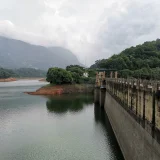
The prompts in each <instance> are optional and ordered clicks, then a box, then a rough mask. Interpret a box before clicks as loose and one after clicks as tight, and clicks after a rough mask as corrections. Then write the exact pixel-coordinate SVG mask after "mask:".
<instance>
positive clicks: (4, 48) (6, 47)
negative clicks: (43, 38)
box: [0, 36, 81, 70]
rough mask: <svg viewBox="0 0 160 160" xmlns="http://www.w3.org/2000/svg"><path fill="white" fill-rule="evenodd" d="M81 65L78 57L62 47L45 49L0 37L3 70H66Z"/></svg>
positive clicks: (0, 63)
mask: <svg viewBox="0 0 160 160" xmlns="http://www.w3.org/2000/svg"><path fill="white" fill-rule="evenodd" d="M71 64H77V65H81V64H80V62H79V61H78V59H77V57H76V56H75V55H74V54H73V53H72V52H71V51H70V50H68V49H65V48H62V47H48V48H47V47H43V46H38V45H32V44H29V43H26V42H23V41H20V40H15V39H10V38H6V37H2V36H0V66H1V67H3V68H12V69H15V68H36V69H42V70H47V69H48V68H49V67H61V68H65V67H66V66H67V65H71Z"/></svg>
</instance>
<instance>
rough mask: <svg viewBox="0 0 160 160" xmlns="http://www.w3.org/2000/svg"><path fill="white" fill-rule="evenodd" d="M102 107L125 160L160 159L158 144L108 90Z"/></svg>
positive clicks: (159, 145)
mask: <svg viewBox="0 0 160 160" xmlns="http://www.w3.org/2000/svg"><path fill="white" fill-rule="evenodd" d="M127 94H129V93H126V95H127ZM124 98H125V97H124ZM126 101H127V102H128V101H129V100H128V99H126ZM137 105H138V104H137ZM104 107H105V111H106V113H107V115H108V117H109V120H110V122H111V125H112V128H113V130H114V133H115V135H116V138H117V140H118V143H119V145H120V147H121V150H122V152H123V155H124V157H125V159H126V160H160V144H159V143H158V142H157V141H156V140H155V139H154V138H152V136H151V134H149V132H147V130H145V129H144V128H143V127H142V126H141V125H140V124H139V123H138V122H137V121H136V120H135V119H134V118H133V117H132V116H131V115H130V114H129V113H128V112H127V110H125V109H124V108H123V107H122V105H120V103H118V101H116V100H115V99H114V98H113V97H112V96H111V95H110V94H109V93H108V92H106V97H105V106H104ZM137 112H141V111H140V110H139V111H137Z"/></svg>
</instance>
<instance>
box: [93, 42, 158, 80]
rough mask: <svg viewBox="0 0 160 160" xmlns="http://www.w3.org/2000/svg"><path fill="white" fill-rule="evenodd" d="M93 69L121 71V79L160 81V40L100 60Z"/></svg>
mask: <svg viewBox="0 0 160 160" xmlns="http://www.w3.org/2000/svg"><path fill="white" fill-rule="evenodd" d="M91 68H106V69H113V70H118V71H119V77H124V78H127V77H135V78H147V79H160V39H157V40H156V41H152V42H145V43H144V44H142V45H137V46H136V47H130V48H127V49H125V50H124V51H122V52H121V53H120V54H118V55H113V56H112V57H110V58H108V59H102V60H98V61H96V62H95V64H93V65H92V66H91Z"/></svg>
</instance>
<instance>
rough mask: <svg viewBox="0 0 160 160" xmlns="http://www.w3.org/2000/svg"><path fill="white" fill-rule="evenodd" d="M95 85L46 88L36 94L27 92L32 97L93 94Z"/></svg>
mask: <svg viewBox="0 0 160 160" xmlns="http://www.w3.org/2000/svg"><path fill="white" fill-rule="evenodd" d="M93 89H94V85H88V84H75V85H55V86H50V85H49V86H44V87H42V88H40V89H38V90H37V91H35V92H25V93H27V94H30V95H61V94H74V93H92V92H93Z"/></svg>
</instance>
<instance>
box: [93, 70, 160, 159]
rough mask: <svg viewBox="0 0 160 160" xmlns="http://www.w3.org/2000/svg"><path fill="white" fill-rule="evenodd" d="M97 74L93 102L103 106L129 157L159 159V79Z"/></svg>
mask: <svg viewBox="0 0 160 160" xmlns="http://www.w3.org/2000/svg"><path fill="white" fill-rule="evenodd" d="M117 75H118V73H117V72H116V71H115V72H114V73H113V71H111V72H110V76H109V77H107V76H106V70H104V69H101V70H99V71H98V72H97V74H96V84H95V90H94V102H95V103H99V106H100V107H102V108H104V111H105V112H106V114H107V116H108V118H109V120H110V123H111V126H112V128H113V131H114V133H115V136H116V138H117V141H118V143H119V146H120V148H121V150H122V153H123V155H124V158H125V159H126V160H159V159H160V82H158V81H150V80H141V79H122V78H118V76H117Z"/></svg>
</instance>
